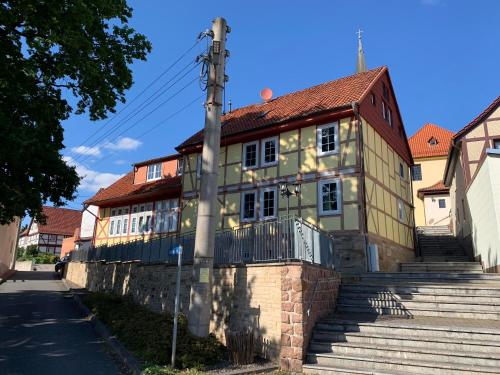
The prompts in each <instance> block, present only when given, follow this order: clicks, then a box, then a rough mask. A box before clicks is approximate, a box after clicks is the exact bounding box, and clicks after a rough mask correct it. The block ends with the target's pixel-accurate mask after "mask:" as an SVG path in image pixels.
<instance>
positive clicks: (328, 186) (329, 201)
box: [318, 179, 340, 215]
mask: <svg viewBox="0 0 500 375" xmlns="http://www.w3.org/2000/svg"><path fill="white" fill-rule="evenodd" d="M318 197H319V213H320V214H321V215H325V214H327V215H328V214H338V213H340V180H339V179H330V180H322V181H319V183H318Z"/></svg>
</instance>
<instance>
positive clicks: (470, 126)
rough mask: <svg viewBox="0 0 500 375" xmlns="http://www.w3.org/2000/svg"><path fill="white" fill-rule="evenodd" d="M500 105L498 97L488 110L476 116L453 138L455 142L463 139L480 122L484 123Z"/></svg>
mask: <svg viewBox="0 0 500 375" xmlns="http://www.w3.org/2000/svg"><path fill="white" fill-rule="evenodd" d="M499 105H500V96H498V97H497V98H496V99H495V100H493V102H492V103H491V104H490V105H489V106H488V107H486V109H485V110H484V111H483V112H481V113H480V114H479V115H477V116H476V118H475V119H474V120H472V121H471V122H469V123H468V124H467V125H466V126H464V128H463V129H462V130H460V131H459V132H458V133H457V134H455V136H454V137H453V139H454V140H456V139H459V138H461V137H462V136H463V135H465V134H467V133H468V132H469V131H470V130H472V129H473V128H474V126H476V125H477V124H479V123H480V122H483V120H484V119H485V118H486V117H488V116H489V115H490V114H491V112H493V111H494V110H495V109H496V108H497V107H498V106H499Z"/></svg>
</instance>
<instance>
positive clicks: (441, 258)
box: [422, 255, 470, 263]
mask: <svg viewBox="0 0 500 375" xmlns="http://www.w3.org/2000/svg"><path fill="white" fill-rule="evenodd" d="M422 260H423V261H424V262H429V263H431V262H468V261H470V259H469V257H468V256H465V255H462V256H449V255H443V256H441V255H431V256H429V255H422Z"/></svg>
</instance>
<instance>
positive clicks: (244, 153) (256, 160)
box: [242, 141, 259, 171]
mask: <svg viewBox="0 0 500 375" xmlns="http://www.w3.org/2000/svg"><path fill="white" fill-rule="evenodd" d="M253 145H255V165H251V166H248V167H247V165H246V164H247V150H246V148H247V147H248V146H253ZM242 160H243V165H242V169H243V170H244V171H247V170H249V169H255V168H259V141H253V142H247V143H244V144H243V158H242Z"/></svg>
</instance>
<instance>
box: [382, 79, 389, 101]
mask: <svg viewBox="0 0 500 375" xmlns="http://www.w3.org/2000/svg"><path fill="white" fill-rule="evenodd" d="M382 95H384V98H386V99H387V100H389V90H388V89H387V86H386V85H385V83H382Z"/></svg>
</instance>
